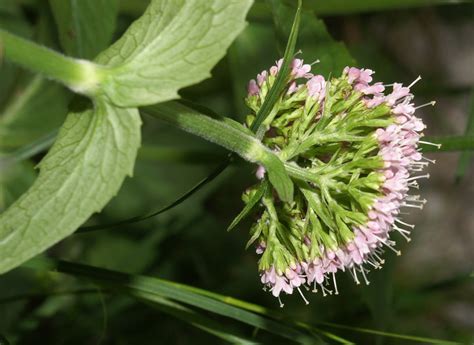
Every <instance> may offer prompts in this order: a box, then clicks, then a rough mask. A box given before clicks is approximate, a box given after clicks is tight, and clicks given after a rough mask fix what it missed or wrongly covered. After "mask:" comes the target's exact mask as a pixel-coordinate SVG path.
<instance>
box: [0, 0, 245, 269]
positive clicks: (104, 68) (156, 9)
mask: <svg viewBox="0 0 474 345" xmlns="http://www.w3.org/2000/svg"><path fill="white" fill-rule="evenodd" d="M251 3H252V1H251V0H235V1H228V0H211V1H209V0H194V1H184V0H181V1H175V0H152V2H151V4H150V5H149V7H148V8H147V10H146V12H145V13H144V15H143V16H142V17H141V18H140V19H138V20H137V21H136V22H135V23H133V24H132V25H131V26H130V28H129V29H128V30H127V32H126V33H125V34H124V35H123V37H122V38H121V39H120V40H119V41H117V42H116V43H115V44H113V45H112V46H111V47H110V48H108V49H107V50H106V51H104V52H103V53H101V54H99V56H98V57H97V58H96V59H95V61H94V63H92V62H89V61H85V60H75V59H70V58H65V57H64V56H60V55H59V54H57V53H54V52H52V51H49V50H47V49H45V48H43V47H39V46H36V45H35V44H32V43H29V42H26V41H24V40H22V39H20V38H17V37H14V36H12V35H10V34H8V33H6V32H2V31H0V38H1V39H2V41H3V43H4V48H5V55H6V58H7V59H10V60H12V61H13V62H17V63H19V64H21V65H23V66H24V67H26V68H30V69H33V70H34V71H37V72H41V73H45V74H46V75H47V76H48V77H52V78H55V79H57V80H59V81H61V82H63V83H64V84H66V85H67V86H69V87H70V88H71V89H73V90H74V91H76V92H80V93H83V94H86V95H88V96H90V97H91V98H92V100H93V104H94V107H93V109H89V110H86V111H84V112H80V113H74V112H73V113H70V114H69V115H68V117H67V119H66V122H65V123H64V125H63V127H62V128H61V130H60V133H59V136H58V139H57V140H56V142H55V144H54V146H53V147H52V148H51V150H50V152H49V153H48V155H47V156H46V157H45V158H44V160H43V161H42V162H41V163H40V173H39V177H38V179H37V180H36V181H35V183H34V184H33V186H32V187H31V188H30V189H29V190H28V192H26V193H25V194H24V195H23V196H22V197H21V198H20V199H19V200H17V201H16V202H15V203H14V204H13V205H12V206H11V207H10V208H9V209H7V210H6V211H5V212H4V213H2V214H1V215H0V273H4V272H6V271H9V270H10V269H12V268H14V267H16V266H18V265H20V264H21V263H22V262H24V261H26V260H28V259H29V258H31V257H33V256H34V255H36V254H39V253H41V252H42V251H44V250H45V249H47V248H48V247H50V246H52V245H53V244H55V243H56V242H58V241H59V240H61V239H63V238H64V237H66V236H68V235H69V234H71V233H73V232H74V231H75V230H76V229H77V228H78V227H79V226H80V225H81V224H82V223H84V222H85V221H86V220H87V219H88V218H89V217H90V216H91V215H92V214H93V213H94V212H98V211H100V210H101V209H102V208H103V207H104V206H105V205H106V204H107V202H108V201H109V200H110V199H111V198H112V197H113V196H114V195H115V194H116V193H117V191H118V190H119V188H120V186H121V184H122V182H123V180H124V178H125V176H126V175H131V173H132V171H133V166H134V162H135V158H136V153H137V150H138V148H139V146H140V124H141V120H140V116H139V112H138V109H137V108H136V107H138V106H142V105H148V104H153V103H158V102H163V101H165V100H170V99H173V98H178V94H177V91H178V90H179V89H181V88H183V87H185V86H188V85H191V84H194V83H197V82H199V81H201V80H203V79H204V78H206V77H208V76H209V72H210V70H211V68H212V67H213V66H214V65H215V64H216V63H217V61H218V60H219V59H220V58H222V57H223V56H224V54H225V51H226V49H227V48H228V46H229V45H230V44H231V42H232V41H233V39H234V38H235V37H236V36H237V35H238V33H239V32H240V31H241V30H242V29H243V27H244V26H245V16H246V13H247V11H248V9H249V7H250V5H251ZM56 62H58V63H56Z"/></svg>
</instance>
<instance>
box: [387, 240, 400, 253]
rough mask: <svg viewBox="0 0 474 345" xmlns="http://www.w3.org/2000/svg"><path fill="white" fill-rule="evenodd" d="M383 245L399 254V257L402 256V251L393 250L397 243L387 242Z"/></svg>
mask: <svg viewBox="0 0 474 345" xmlns="http://www.w3.org/2000/svg"><path fill="white" fill-rule="evenodd" d="M383 244H385V246H387V247H388V248H389V249H390V250H391V251H392V252H394V253H395V254H397V256H400V255H402V252H401V251H400V250H396V249H395V248H393V246H394V245H395V242H393V241H387V242H383Z"/></svg>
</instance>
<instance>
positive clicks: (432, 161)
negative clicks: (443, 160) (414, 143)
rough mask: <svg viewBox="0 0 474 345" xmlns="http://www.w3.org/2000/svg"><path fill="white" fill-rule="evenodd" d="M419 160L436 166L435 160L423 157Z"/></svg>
mask: <svg viewBox="0 0 474 345" xmlns="http://www.w3.org/2000/svg"><path fill="white" fill-rule="evenodd" d="M421 159H423V160H425V161H427V162H430V163H432V164H436V159H429V158H426V157H425V156H422V157H421Z"/></svg>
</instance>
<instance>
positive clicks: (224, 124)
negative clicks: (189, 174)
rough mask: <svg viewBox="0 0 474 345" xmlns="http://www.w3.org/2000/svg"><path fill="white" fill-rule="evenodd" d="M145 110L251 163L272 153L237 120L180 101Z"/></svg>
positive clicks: (257, 161) (260, 160)
mask: <svg viewBox="0 0 474 345" xmlns="http://www.w3.org/2000/svg"><path fill="white" fill-rule="evenodd" d="M142 109H143V110H144V111H145V113H147V114H149V115H151V116H153V117H156V118H158V119H160V120H162V121H165V122H167V123H169V124H171V125H173V126H174V127H177V128H179V129H182V130H184V131H186V132H189V133H191V134H194V135H197V136H199V137H201V138H204V139H206V140H208V141H211V142H213V143H215V144H217V145H220V146H222V147H225V148H226V149H228V150H230V151H232V152H235V153H236V154H238V155H239V156H241V157H242V158H244V159H245V160H247V161H249V162H252V163H261V162H262V160H264V159H265V156H266V155H268V154H272V153H271V152H270V150H268V149H267V148H266V147H265V146H263V145H262V143H261V142H260V141H259V140H258V139H256V138H255V137H253V136H252V134H251V133H250V132H249V133H245V132H244V131H243V130H242V129H243V128H242V129H239V128H238V127H237V126H240V125H239V124H238V123H232V122H230V121H232V120H227V119H224V118H222V119H213V118H211V117H209V116H206V115H203V114H200V113H198V112H195V111H193V110H192V109H190V108H188V107H186V106H184V105H182V104H180V103H177V102H167V103H162V104H158V105H154V106H150V107H146V108H142Z"/></svg>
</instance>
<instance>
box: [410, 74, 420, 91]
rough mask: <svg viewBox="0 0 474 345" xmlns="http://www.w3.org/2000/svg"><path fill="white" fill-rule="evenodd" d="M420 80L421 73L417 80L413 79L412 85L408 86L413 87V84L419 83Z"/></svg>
mask: <svg viewBox="0 0 474 345" xmlns="http://www.w3.org/2000/svg"><path fill="white" fill-rule="evenodd" d="M420 80H421V75H419V76H418V77H417V78H416V79H415V80H413V82H412V83H411V84H410V85H408V86H407V87H408V88H409V89H411V87H412V86H413V85H415V84H416V83H418V82H419V81H420Z"/></svg>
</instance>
